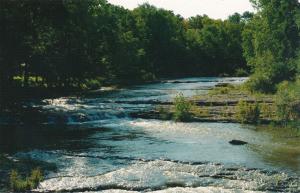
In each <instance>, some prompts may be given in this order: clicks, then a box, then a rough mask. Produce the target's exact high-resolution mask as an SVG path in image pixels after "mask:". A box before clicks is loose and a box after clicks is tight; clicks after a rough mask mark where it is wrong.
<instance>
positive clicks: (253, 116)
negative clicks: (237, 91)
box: [236, 101, 260, 123]
mask: <svg viewBox="0 0 300 193" xmlns="http://www.w3.org/2000/svg"><path fill="white" fill-rule="evenodd" d="M259 116H260V107H259V105H258V103H255V104H250V103H247V102H245V101H239V103H238V104H237V106H236V118H237V120H239V121H240V122H241V123H257V122H258V121H259Z"/></svg>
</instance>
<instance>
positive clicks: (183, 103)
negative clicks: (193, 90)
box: [173, 93, 192, 121]
mask: <svg viewBox="0 0 300 193" xmlns="http://www.w3.org/2000/svg"><path fill="white" fill-rule="evenodd" d="M174 106H175V109H174V110H175V112H174V115H173V119H174V120H175V121H188V120H190V118H191V113H190V111H191V107H192V104H191V102H189V101H188V100H186V99H185V98H184V96H183V94H182V93H179V94H178V95H177V96H176V97H175V99H174Z"/></svg>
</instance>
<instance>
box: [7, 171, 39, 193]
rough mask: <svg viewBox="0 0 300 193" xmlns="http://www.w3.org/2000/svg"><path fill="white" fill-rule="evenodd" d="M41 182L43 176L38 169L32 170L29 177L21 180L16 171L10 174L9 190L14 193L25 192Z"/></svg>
mask: <svg viewBox="0 0 300 193" xmlns="http://www.w3.org/2000/svg"><path fill="white" fill-rule="evenodd" d="M42 180H43V174H42V172H41V170H40V169H39V168H36V169H33V170H32V171H31V175H30V176H29V177H27V178H25V179H22V178H21V177H20V175H19V173H18V171H17V170H12V171H11V173H10V188H11V190H13V191H14V192H25V191H28V190H31V189H34V188H36V187H37V186H38V184H39V183H40V182H41V181H42Z"/></svg>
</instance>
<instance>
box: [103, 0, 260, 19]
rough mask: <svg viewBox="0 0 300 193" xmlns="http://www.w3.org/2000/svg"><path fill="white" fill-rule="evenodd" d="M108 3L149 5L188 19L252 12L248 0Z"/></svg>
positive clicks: (116, 0)
mask: <svg viewBox="0 0 300 193" xmlns="http://www.w3.org/2000/svg"><path fill="white" fill-rule="evenodd" d="M108 2H109V3H111V4H115V5H121V6H123V7H125V8H127V9H134V8H136V7H137V6H138V5H139V4H143V3H146V2H148V3H150V4H151V5H155V6H156V7H159V8H164V9H167V10H172V11H173V12H174V13H175V14H180V15H181V16H183V17H185V18H188V17H191V16H195V15H203V14H206V15H208V16H209V17H211V18H214V19H226V18H227V17H228V16H229V15H232V14H234V13H235V12H238V13H243V12H245V11H254V9H253V7H252V5H251V3H250V2H249V0H108Z"/></svg>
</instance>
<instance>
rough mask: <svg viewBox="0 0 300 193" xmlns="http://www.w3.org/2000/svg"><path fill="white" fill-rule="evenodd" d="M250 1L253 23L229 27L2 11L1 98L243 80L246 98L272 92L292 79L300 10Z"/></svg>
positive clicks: (128, 16)
mask: <svg viewBox="0 0 300 193" xmlns="http://www.w3.org/2000/svg"><path fill="white" fill-rule="evenodd" d="M251 1H252V3H253V5H254V6H255V7H256V9H257V13H255V14H253V13H250V12H245V13H244V14H242V15H241V14H238V13H236V14H234V15H232V16H230V17H228V19H226V20H215V19H211V18H209V17H208V16H206V15H202V16H200V15H198V16H195V17H191V18H188V19H184V18H183V17H181V16H180V15H176V14H174V13H173V12H172V11H168V10H164V9H159V8H156V7H155V6H152V5H149V4H143V5H140V6H139V7H137V8H136V9H134V10H128V9H124V8H123V7H119V6H115V5H111V4H109V3H108V2H107V1H106V0H46V1H42V0H4V1H0V26H1V29H0V30H1V31H0V37H1V42H0V89H1V92H2V93H4V92H9V91H11V90H14V89H18V88H28V87H41V88H97V87H99V85H101V84H103V83H105V84H133V83H139V82H144V81H149V80H155V79H158V78H164V77H174V76H176V77H178V76H218V75H231V76H233V75H241V76H242V75H244V76H245V75H247V73H248V72H249V71H251V73H253V75H252V76H251V81H250V83H249V85H250V87H251V88H253V89H255V90H262V91H274V89H275V86H274V85H276V84H277V83H279V82H281V81H283V80H292V79H295V77H296V74H297V59H296V58H297V53H299V51H298V50H299V49H298V48H299V26H300V22H299V18H300V16H299V15H300V14H299V2H298V1H297V0H287V1H280V0H251Z"/></svg>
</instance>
